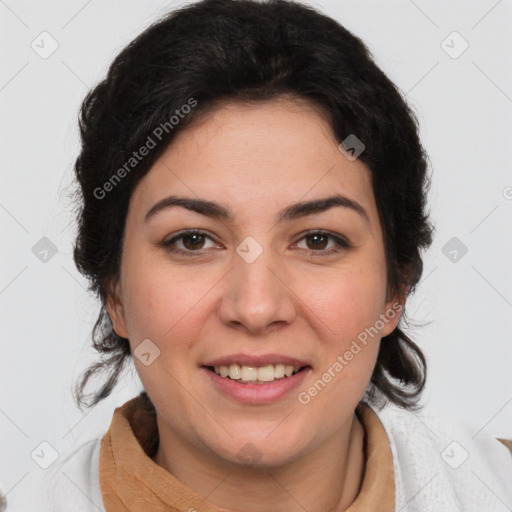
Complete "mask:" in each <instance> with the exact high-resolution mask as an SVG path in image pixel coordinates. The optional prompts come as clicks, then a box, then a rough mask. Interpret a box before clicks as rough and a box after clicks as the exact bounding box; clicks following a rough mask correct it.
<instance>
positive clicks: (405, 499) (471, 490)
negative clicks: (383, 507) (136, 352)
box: [7, 403, 512, 512]
mask: <svg viewBox="0 0 512 512" xmlns="http://www.w3.org/2000/svg"><path fill="white" fill-rule="evenodd" d="M371 407H372V409H373V410H374V412H375V413H376V414H377V416H378V417H379V419H380V421H381V422H382V424H383V425H384V429H385V430H386V433H387V435H388V438H389V441H390V445H391V452H392V454H393V465H394V471H395V495H396V507H395V511H396V512H452V511H453V512H458V511H463V512H510V511H512V453H511V452H510V450H509V449H508V448H507V447H506V446H505V445H504V444H503V443H501V442H500V441H498V440H497V439H495V438H493V437H491V436H490V435H488V434H486V433H485V432H484V431H482V432H480V433H478V434H477V435H476V436H472V434H471V432H470V429H469V428H468V427H467V426H466V425H463V424H461V422H458V421H454V420H448V419H446V418H445V417H443V415H440V414H439V413H438V412H437V411H433V410H432V408H431V407H429V406H427V407H425V408H424V409H423V410H422V411H420V412H418V413H413V412H410V411H408V410H404V409H401V408H399V407H396V406H395V405H393V404H391V403H387V404H386V405H385V406H384V407H383V408H382V409H379V408H377V407H376V406H374V405H371ZM472 437H474V438H472ZM100 447H101V439H97V440H93V441H90V442H88V443H86V444H85V445H83V446H81V447H80V448H79V449H78V450H76V451H75V452H74V453H73V454H71V455H69V456H68V457H67V458H66V459H65V460H63V461H62V462H61V463H56V464H55V466H54V467H53V468H52V469H50V470H49V473H48V474H47V475H46V476H45V478H44V479H43V480H42V482H41V484H42V485H41V489H42V490H38V491H35V492H34V493H33V495H32V498H28V497H27V498H28V499H26V500H24V501H23V503H22V502H21V500H17V501H16V503H15V504H14V505H13V507H12V508H10V507H9V503H8V508H7V511H8V512H71V511H72V512H105V509H104V506H103V501H102V498H101V492H100V484H99V453H100ZM43 494H44V495H45V499H42V495H43ZM20 498H21V497H20ZM184 512H186V511H184ZM198 512H201V511H200V510H199V511H198Z"/></svg>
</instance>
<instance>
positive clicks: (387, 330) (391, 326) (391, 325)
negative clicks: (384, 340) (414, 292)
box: [381, 287, 409, 337]
mask: <svg viewBox="0 0 512 512" xmlns="http://www.w3.org/2000/svg"><path fill="white" fill-rule="evenodd" d="M408 294H409V287H407V288H406V289H405V290H403V291H402V292H401V293H397V294H395V296H394V297H393V298H392V299H391V300H389V301H388V302H386V305H385V307H384V311H383V312H382V313H383V316H381V318H382V319H383V321H384V328H383V329H382V331H381V336H382V337H384V336H387V335H388V334H391V333H392V332H393V331H394V330H395V328H396V326H397V325H398V322H399V320H400V316H401V315H402V313H403V311H404V307H405V301H406V299H407V295H408Z"/></svg>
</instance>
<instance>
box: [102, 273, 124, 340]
mask: <svg viewBox="0 0 512 512" xmlns="http://www.w3.org/2000/svg"><path fill="white" fill-rule="evenodd" d="M121 296H122V293H121V285H120V283H119V281H117V282H116V283H115V285H113V286H112V285H111V286H109V290H108V293H107V299H106V301H105V307H106V308H107V311H108V315H109V316H110V320H111V321H112V325H113V327H114V331H115V333H116V334H117V335H118V336H120V337H121V338H128V330H127V329H126V320H125V314H124V307H123V302H122V299H121Z"/></svg>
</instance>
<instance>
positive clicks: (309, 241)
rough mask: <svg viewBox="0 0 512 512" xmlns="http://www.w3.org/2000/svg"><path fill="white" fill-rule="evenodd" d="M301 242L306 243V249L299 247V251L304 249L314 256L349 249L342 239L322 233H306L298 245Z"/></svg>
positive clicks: (346, 242)
mask: <svg viewBox="0 0 512 512" xmlns="http://www.w3.org/2000/svg"><path fill="white" fill-rule="evenodd" d="M302 240H305V241H306V247H301V249H305V250H306V251H308V252H310V253H311V254H314V255H315V256H322V255H328V254H331V253H337V252H340V251H342V250H346V249H349V248H350V247H351V245H350V244H349V242H348V241H346V240H344V239H343V238H340V237H338V236H335V235H333V234H332V233H329V232H324V231H311V232H309V233H306V235H305V236H303V237H302V238H301V239H300V240H299V243H301V242H302ZM329 244H331V245H329ZM315 253H317V254H315Z"/></svg>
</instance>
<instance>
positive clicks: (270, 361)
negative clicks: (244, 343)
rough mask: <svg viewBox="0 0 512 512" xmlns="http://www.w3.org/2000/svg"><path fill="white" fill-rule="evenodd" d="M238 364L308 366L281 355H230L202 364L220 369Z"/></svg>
mask: <svg viewBox="0 0 512 512" xmlns="http://www.w3.org/2000/svg"><path fill="white" fill-rule="evenodd" d="M232 364H238V365H239V366H251V367H258V368H259V367H263V366H268V365H274V366H275V365H278V364H283V365H284V366H293V367H294V368H297V369H298V368H302V367H304V366H309V365H308V363H307V362H306V361H303V360H300V359H297V358H295V357H290V356H286V355H282V354H262V355H258V356H256V355H249V354H232V355H229V356H223V357H219V358H217V359H211V360H208V361H206V362H204V363H203V364H202V366H205V367H208V366H210V367H216V366H217V367H220V366H231V365H232Z"/></svg>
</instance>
